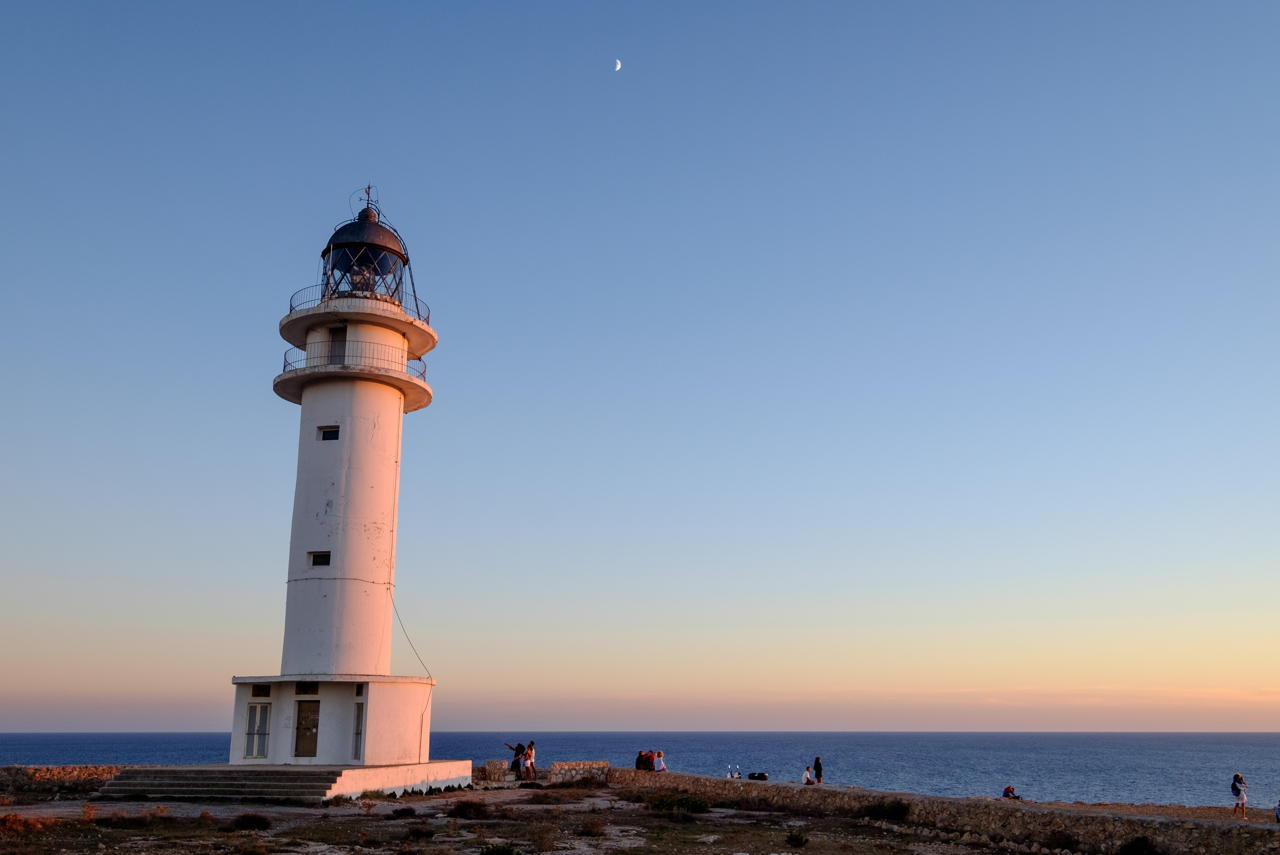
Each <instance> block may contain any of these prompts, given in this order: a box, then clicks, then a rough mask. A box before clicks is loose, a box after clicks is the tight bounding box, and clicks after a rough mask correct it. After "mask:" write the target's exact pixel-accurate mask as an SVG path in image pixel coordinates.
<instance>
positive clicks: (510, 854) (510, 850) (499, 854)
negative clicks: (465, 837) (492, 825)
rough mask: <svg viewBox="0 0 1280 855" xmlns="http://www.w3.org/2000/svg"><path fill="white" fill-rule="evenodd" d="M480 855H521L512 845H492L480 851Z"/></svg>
mask: <svg viewBox="0 0 1280 855" xmlns="http://www.w3.org/2000/svg"><path fill="white" fill-rule="evenodd" d="M480 855H520V852H519V850H517V849H516V848H515V847H514V846H512V845H511V844H510V843H490V844H489V845H488V846H486V847H484V848H483V849H481V850H480Z"/></svg>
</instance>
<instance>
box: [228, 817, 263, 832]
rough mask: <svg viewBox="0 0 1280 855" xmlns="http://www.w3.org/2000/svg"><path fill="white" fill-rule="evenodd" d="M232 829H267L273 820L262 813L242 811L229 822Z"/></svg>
mask: <svg viewBox="0 0 1280 855" xmlns="http://www.w3.org/2000/svg"><path fill="white" fill-rule="evenodd" d="M227 826H228V828H230V829H231V830H232V831H266V830H267V829H268V828H270V827H271V820H269V819H267V818H266V817H265V816H263V815H262V814H260V813H242V814H240V815H239V816H237V817H236V818H235V819H233V820H231V822H230V823H228V824H227Z"/></svg>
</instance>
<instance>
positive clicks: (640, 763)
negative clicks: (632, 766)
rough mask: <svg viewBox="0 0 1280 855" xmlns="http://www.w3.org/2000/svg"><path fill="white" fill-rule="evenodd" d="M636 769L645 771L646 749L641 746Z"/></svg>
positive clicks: (637, 753)
mask: <svg viewBox="0 0 1280 855" xmlns="http://www.w3.org/2000/svg"><path fill="white" fill-rule="evenodd" d="M636 769H638V770H640V771H642V772H643V771H644V749H643V748H641V749H640V750H639V751H637V752H636Z"/></svg>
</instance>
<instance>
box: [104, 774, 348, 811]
mask: <svg viewBox="0 0 1280 855" xmlns="http://www.w3.org/2000/svg"><path fill="white" fill-rule="evenodd" d="M341 774H342V770H341V769H334V768H320V769H308V768H282V767H280V766H272V767H261V768H253V767H244V766H237V767H228V766H208V767H201V766H178V767H173V766H168V767H166V766H155V767H144V768H135V769H122V770H121V771H120V774H119V775H117V776H116V777H115V778H113V779H112V780H110V781H108V782H107V783H105V784H103V786H102V789H101V790H99V791H98V796H99V797H101V798H104V799H127V798H148V799H179V800H188V801H200V800H203V799H209V800H217V801H236V800H264V799H265V800H271V801H287V802H299V803H306V804H318V803H319V802H320V801H321V800H322V799H323V798H324V796H325V794H326V793H328V792H329V790H330V788H332V787H333V785H334V784H335V783H336V782H337V780H338V778H339V777H340V776H341Z"/></svg>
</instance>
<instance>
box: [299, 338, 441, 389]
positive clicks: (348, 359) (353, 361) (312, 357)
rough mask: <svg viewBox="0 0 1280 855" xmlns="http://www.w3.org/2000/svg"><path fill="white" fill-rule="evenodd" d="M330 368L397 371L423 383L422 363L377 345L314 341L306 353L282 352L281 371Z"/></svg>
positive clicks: (395, 349)
mask: <svg viewBox="0 0 1280 855" xmlns="http://www.w3.org/2000/svg"><path fill="white" fill-rule="evenodd" d="M331 365H344V366H349V367H352V368H359V367H361V366H366V367H369V368H381V369H383V370H385V371H400V372H403V373H405V374H409V375H411V376H413V377H417V378H418V379H419V380H424V381H425V380H426V379H427V364H426V363H425V362H423V361H422V360H421V359H408V358H407V357H406V355H405V352H404V349H403V348H399V347H396V346H395V345H391V344H383V343H382V342H379V341H363V340H361V339H348V340H346V341H317V342H315V343H313V344H312V345H310V346H309V347H308V348H307V349H306V350H303V349H301V348H297V347H291V348H289V349H288V350H286V351H285V352H284V368H283V371H301V370H302V369H304V368H325V367H327V366H331Z"/></svg>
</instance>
